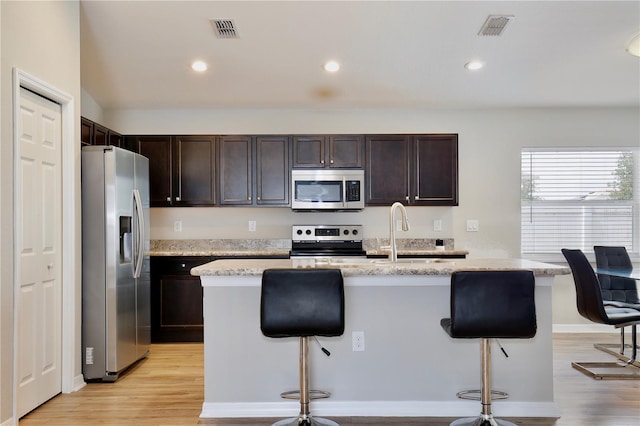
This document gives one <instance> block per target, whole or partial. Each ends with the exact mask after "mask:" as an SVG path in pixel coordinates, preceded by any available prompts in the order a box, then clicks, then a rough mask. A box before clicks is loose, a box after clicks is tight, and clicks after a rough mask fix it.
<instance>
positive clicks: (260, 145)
mask: <svg viewBox="0 0 640 426" xmlns="http://www.w3.org/2000/svg"><path fill="white" fill-rule="evenodd" d="M255 146H256V185H255V188H256V192H255V193H256V203H255V204H256V205H259V206H260V205H262V206H287V205H289V204H290V200H289V198H290V192H291V191H290V185H291V174H290V173H289V170H290V167H289V165H290V164H291V160H290V158H291V138H290V137H289V136H257V137H256V141H255Z"/></svg>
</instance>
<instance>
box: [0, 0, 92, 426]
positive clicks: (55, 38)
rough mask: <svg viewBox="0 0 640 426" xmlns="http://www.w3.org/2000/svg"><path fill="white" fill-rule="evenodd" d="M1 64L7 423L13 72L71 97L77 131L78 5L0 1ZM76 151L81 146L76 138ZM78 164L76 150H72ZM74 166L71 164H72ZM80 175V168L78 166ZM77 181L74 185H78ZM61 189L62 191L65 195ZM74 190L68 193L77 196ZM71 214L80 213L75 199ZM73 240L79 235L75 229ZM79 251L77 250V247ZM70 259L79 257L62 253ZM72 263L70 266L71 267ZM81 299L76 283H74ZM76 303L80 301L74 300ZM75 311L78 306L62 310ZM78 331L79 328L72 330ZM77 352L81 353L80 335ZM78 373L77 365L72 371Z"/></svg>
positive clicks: (0, 383)
mask: <svg viewBox="0 0 640 426" xmlns="http://www.w3.org/2000/svg"><path fill="white" fill-rule="evenodd" d="M0 10H1V14H0V18H1V25H0V33H1V37H0V40H1V43H2V47H1V51H2V62H1V66H0V78H1V82H0V89H1V90H0V92H1V95H0V96H1V98H0V105H1V108H0V114H1V117H0V128H1V130H0V138H1V139H0V193H2V194H3V197H2V202H1V203H0V229H1V231H0V232H1V234H0V235H1V237H2V238H0V313H1V318H0V341H1V342H2V344H1V345H0V359H1V361H2V363H1V364H0V423H3V422H6V421H9V420H10V419H11V416H12V406H13V395H12V392H13V383H12V376H13V345H12V344H11V342H13V327H14V325H13V300H14V294H13V293H14V292H13V288H14V284H13V279H14V278H13V238H14V231H13V198H12V196H11V194H12V193H13V184H14V182H13V105H12V102H13V90H12V70H13V68H14V67H17V68H20V69H21V70H23V71H25V72H26V73H28V74H30V75H32V76H34V77H36V78H38V79H40V80H42V81H44V82H46V83H48V84H50V85H52V86H54V87H56V88H57V89H59V90H61V91H64V92H66V93H68V94H70V95H71V96H72V97H73V98H74V99H75V102H76V108H75V111H76V113H75V115H76V117H74V121H75V123H76V125H75V126H74V127H75V128H77V129H79V128H80V125H79V115H80V107H79V101H80V12H79V10H80V9H79V3H78V1H43V2H24V1H2V2H0ZM74 146H75V147H79V146H80V139H79V136H78V135H76V141H75V142H74ZM76 151H77V155H76V157H77V158H76V161H78V162H79V158H80V157H79V148H78V149H77V150H76ZM71 161H73V159H71ZM78 170H79V167H78ZM78 182H79V180H78ZM67 189H68V188H65V189H63V190H67ZM78 189H79V185H78V186H77V188H75V189H72V190H71V191H76V192H77V190H78ZM77 195H79V194H76V199H77V204H76V207H75V210H76V212H77V213H79V206H80V205H79V197H77ZM77 226H78V229H77V230H76V235H80V232H79V224H78V225H77ZM78 247H79V245H78ZM65 256H72V257H74V258H75V259H74V260H75V264H76V265H77V266H76V276H78V277H79V274H77V272H78V271H79V269H78V268H79V267H80V257H79V253H65ZM72 263H74V262H72ZM72 285H74V286H76V289H77V290H76V291H77V294H80V282H79V280H77V282H74V283H73V284H72ZM78 300H80V299H79V298H78ZM64 309H72V310H75V311H76V312H77V313H79V312H80V306H79V305H75V306H65V307H64ZM77 329H78V330H79V324H78V325H77ZM76 334H77V337H78V340H77V341H76V347H77V348H78V351H79V348H80V341H79V337H80V336H79V333H76ZM74 367H75V370H76V374H78V373H80V372H81V365H80V362H79V360H78V362H77V364H76V365H75V366H74Z"/></svg>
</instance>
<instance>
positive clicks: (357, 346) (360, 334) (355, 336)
mask: <svg viewBox="0 0 640 426" xmlns="http://www.w3.org/2000/svg"><path fill="white" fill-rule="evenodd" d="M351 345H352V347H353V351H354V352H360V351H364V331H352V332H351Z"/></svg>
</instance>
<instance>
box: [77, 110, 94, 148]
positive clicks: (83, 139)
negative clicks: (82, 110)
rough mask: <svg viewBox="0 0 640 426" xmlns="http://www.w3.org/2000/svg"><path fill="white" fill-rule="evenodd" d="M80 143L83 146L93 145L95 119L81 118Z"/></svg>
mask: <svg viewBox="0 0 640 426" xmlns="http://www.w3.org/2000/svg"><path fill="white" fill-rule="evenodd" d="M80 143H81V144H82V146H85V145H93V121H91V120H89V119H88V118H84V117H81V118H80Z"/></svg>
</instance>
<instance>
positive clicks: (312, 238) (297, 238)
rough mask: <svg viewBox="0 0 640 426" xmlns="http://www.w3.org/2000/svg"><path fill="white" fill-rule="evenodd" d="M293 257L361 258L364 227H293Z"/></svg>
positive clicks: (362, 254)
mask: <svg viewBox="0 0 640 426" xmlns="http://www.w3.org/2000/svg"><path fill="white" fill-rule="evenodd" d="M289 254H290V255H291V257H298V258H300V257H306V258H323V257H346V256H361V257H364V256H366V255H367V253H366V252H365V251H364V250H363V249H362V225H293V227H292V230H291V251H290V252H289Z"/></svg>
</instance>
